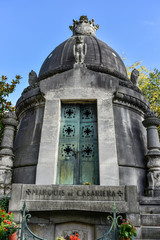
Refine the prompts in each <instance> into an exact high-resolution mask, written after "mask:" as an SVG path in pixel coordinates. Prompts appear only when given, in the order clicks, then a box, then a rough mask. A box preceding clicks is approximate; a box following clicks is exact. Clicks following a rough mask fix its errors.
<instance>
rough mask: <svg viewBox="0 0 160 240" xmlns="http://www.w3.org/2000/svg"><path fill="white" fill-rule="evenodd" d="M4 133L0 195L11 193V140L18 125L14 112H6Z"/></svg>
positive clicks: (0, 154)
mask: <svg viewBox="0 0 160 240" xmlns="http://www.w3.org/2000/svg"><path fill="white" fill-rule="evenodd" d="M2 123H3V124H4V133H3V138H2V144H1V147H0V195H4V194H8V193H9V192H10V191H11V181H12V167H13V158H14V154H13V139H14V132H15V127H16V126H17V125H18V122H17V117H16V114H15V112H6V113H5V115H4V119H3V121H2Z"/></svg>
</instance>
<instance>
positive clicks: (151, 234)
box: [141, 227, 160, 240]
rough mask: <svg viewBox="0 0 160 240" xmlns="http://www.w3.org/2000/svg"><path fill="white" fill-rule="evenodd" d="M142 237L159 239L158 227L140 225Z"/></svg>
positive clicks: (151, 239) (159, 229)
mask: <svg viewBox="0 0 160 240" xmlns="http://www.w3.org/2000/svg"><path fill="white" fill-rule="evenodd" d="M141 233H142V239H145V240H157V239H159V240H160V227H142V228H141Z"/></svg>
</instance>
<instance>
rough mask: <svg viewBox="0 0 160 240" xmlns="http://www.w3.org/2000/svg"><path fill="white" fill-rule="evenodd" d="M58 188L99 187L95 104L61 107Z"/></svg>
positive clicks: (64, 105)
mask: <svg viewBox="0 0 160 240" xmlns="http://www.w3.org/2000/svg"><path fill="white" fill-rule="evenodd" d="M58 156H59V159H58V171H57V183H58V184H71V185H72V184H83V183H85V182H89V183H90V184H98V182H99V181H98V172H99V168H98V139H97V109H96V104H62V112H61V127H60V139H59V155H58Z"/></svg>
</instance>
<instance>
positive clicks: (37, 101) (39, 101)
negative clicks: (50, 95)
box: [16, 94, 45, 118]
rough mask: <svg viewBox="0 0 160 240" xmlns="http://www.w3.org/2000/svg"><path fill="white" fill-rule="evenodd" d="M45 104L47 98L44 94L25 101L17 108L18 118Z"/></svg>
mask: <svg viewBox="0 0 160 240" xmlns="http://www.w3.org/2000/svg"><path fill="white" fill-rule="evenodd" d="M44 102H45V98H44V97H43V95H42V94H38V95H34V96H32V97H30V98H27V99H25V100H24V101H22V102H20V103H19V104H18V105H17V106H16V114H17V117H18V118H20V116H21V115H22V114H23V113H24V112H25V111H27V110H29V109H31V108H35V107H38V106H43V105H44Z"/></svg>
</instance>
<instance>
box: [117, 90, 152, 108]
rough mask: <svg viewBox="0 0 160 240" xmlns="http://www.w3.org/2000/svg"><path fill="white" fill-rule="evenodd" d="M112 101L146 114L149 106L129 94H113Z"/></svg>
mask: <svg viewBox="0 0 160 240" xmlns="http://www.w3.org/2000/svg"><path fill="white" fill-rule="evenodd" d="M113 101H114V103H116V102H118V103H123V104H125V105H126V104H127V106H130V107H132V106H133V107H134V108H136V109H137V110H141V111H143V112H146V111H147V110H148V109H149V106H148V105H147V104H146V103H145V102H143V101H141V100H140V99H138V98H136V97H133V96H131V95H129V94H125V93H123V92H119V91H117V92H116V93H115V96H114V99H113Z"/></svg>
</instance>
